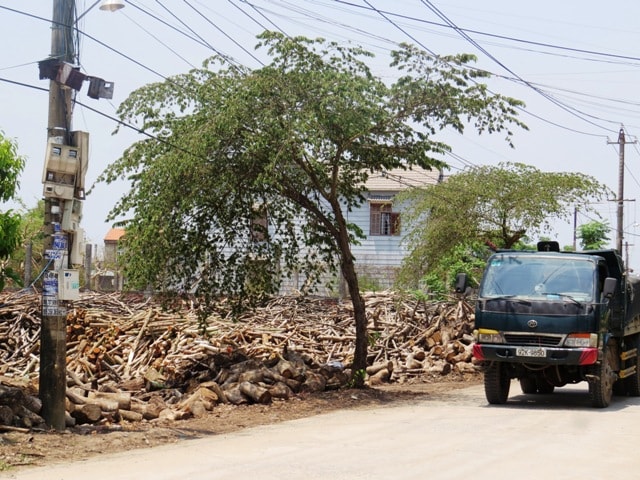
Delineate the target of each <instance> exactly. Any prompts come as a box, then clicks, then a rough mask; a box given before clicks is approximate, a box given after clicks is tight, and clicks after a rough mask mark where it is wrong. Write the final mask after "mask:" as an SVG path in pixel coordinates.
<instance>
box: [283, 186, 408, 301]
mask: <svg viewBox="0 0 640 480" xmlns="http://www.w3.org/2000/svg"><path fill="white" fill-rule="evenodd" d="M395 193H396V192H384V194H385V196H390V195H393V194H395ZM370 195H371V196H373V197H374V198H375V197H376V195H377V194H376V192H371V194H370ZM393 210H394V211H396V212H400V214H401V215H400V219H401V222H402V220H403V219H402V205H399V204H397V203H396V204H394V207H393ZM347 220H348V221H349V222H352V223H355V224H356V225H358V226H359V227H360V228H361V229H362V231H363V232H364V234H365V235H366V238H364V239H362V240H360V244H359V245H353V246H352V253H353V255H354V257H355V259H356V271H357V273H358V280H359V282H360V285H361V287H362V288H363V289H367V288H371V287H375V288H376V289H377V290H384V289H388V288H391V287H392V286H393V284H394V282H395V278H396V275H397V272H398V270H399V268H400V266H401V265H402V260H403V259H404V257H405V255H406V253H407V249H406V245H404V242H403V241H402V239H403V235H404V228H405V227H404V225H405V222H402V223H401V228H400V232H399V235H373V236H370V235H369V227H370V216H369V201H368V200H367V201H365V202H363V204H362V205H361V206H360V207H359V208H357V209H354V210H353V211H352V212H350V213H349V214H348V219H347ZM305 281H306V277H305V276H304V275H302V274H298V275H294V276H292V277H291V278H285V279H283V284H282V287H281V292H283V293H292V292H295V291H300V290H302V288H303V287H304V284H305ZM323 283H324V284H328V285H329V286H328V287H327V286H324V285H323V286H319V287H317V289H316V290H315V291H314V293H317V294H319V295H328V296H345V295H346V293H347V292H346V288H345V286H344V285H343V281H342V277H341V276H340V275H338V274H337V273H334V274H327V275H325V276H324V278H323Z"/></svg>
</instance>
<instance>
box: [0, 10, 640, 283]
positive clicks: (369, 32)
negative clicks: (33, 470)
mask: <svg viewBox="0 0 640 480" xmlns="http://www.w3.org/2000/svg"><path fill="white" fill-rule="evenodd" d="M76 3H77V6H78V11H79V12H80V13H82V12H85V11H87V9H88V8H89V7H90V6H91V5H92V4H93V3H94V2H93V1H89V0H87V1H77V2H76ZM125 3H127V5H126V7H125V8H124V9H122V10H119V11H118V12H115V13H109V12H103V11H101V10H99V9H98V8H97V7H96V8H93V9H92V10H90V11H88V12H87V13H86V15H85V16H84V17H83V18H82V19H81V21H80V23H79V28H80V30H81V31H82V32H84V35H83V34H81V35H80V37H81V45H80V64H81V71H82V72H83V73H85V74H87V75H93V76H97V77H101V78H103V79H105V80H107V81H113V82H114V83H115V92H114V97H113V99H112V100H105V99H100V100H94V99H92V98H89V97H88V96H87V91H86V87H85V88H83V90H82V91H80V92H79V94H78V97H77V99H78V101H79V102H81V103H83V104H85V105H87V106H89V107H90V109H89V108H85V107H82V106H80V105H77V106H76V107H75V110H74V117H73V118H74V125H73V128H74V130H83V131H87V132H89V134H90V146H91V147H90V161H89V162H90V163H89V172H88V175H87V184H88V185H91V184H92V183H93V181H94V180H95V179H96V178H97V176H98V175H99V174H100V173H101V172H102V170H103V169H104V167H105V166H106V165H108V164H109V163H111V162H113V161H114V160H116V159H117V158H118V157H119V156H120V154H121V153H122V151H123V150H124V149H125V148H126V147H127V146H129V145H130V144H131V143H133V142H134V141H136V140H137V139H141V138H142V137H141V136H140V135H139V134H137V133H135V132H133V131H131V130H129V129H126V128H123V129H121V133H119V134H117V135H115V136H112V135H111V134H112V132H113V130H114V129H115V126H116V123H115V121H114V120H112V119H110V118H109V117H115V111H116V109H117V107H118V105H119V104H120V103H121V102H122V101H123V100H124V99H126V98H127V96H128V94H129V93H130V92H131V91H132V90H134V89H136V88H138V87H140V86H142V85H145V84H147V83H150V82H155V81H162V80H163V79H164V78H165V77H168V76H171V75H174V74H178V73H184V72H186V71H188V70H189V69H191V68H192V67H198V66H200V65H201V63H202V61H203V60H204V59H205V58H207V57H209V56H211V55H213V54H215V53H221V54H224V55H227V56H229V57H231V58H233V59H234V60H235V61H236V62H237V63H239V64H243V65H247V66H249V67H253V68H259V67H260V66H262V65H261V64H262V63H268V59H267V58H266V57H265V53H264V52H262V51H260V52H256V51H255V50H254V46H255V44H256V39H255V36H256V35H257V34H258V33H260V32H261V31H263V30H264V29H273V30H280V31H282V32H284V33H285V34H287V35H290V36H293V35H304V36H307V37H317V36H321V37H324V38H327V39H332V40H336V41H339V42H345V43H346V42H352V43H353V44H357V45H361V46H363V47H364V48H366V49H368V50H371V51H372V52H374V53H375V54H376V58H375V59H373V61H372V66H373V69H374V72H375V73H377V74H378V75H380V76H382V77H385V78H388V76H389V74H390V73H389V70H388V69H386V68H385V67H386V65H388V59H387V58H386V54H387V53H388V51H389V50H391V49H393V48H394V45H396V44H397V43H398V42H408V43H414V44H417V45H418V46H419V47H421V48H423V49H426V50H428V51H430V52H432V53H436V54H443V55H444V54H454V53H463V52H464V53H472V54H475V55H477V56H478V63H477V64H476V66H477V67H479V68H484V69H486V70H489V71H491V72H492V73H494V74H496V75H497V76H496V78H494V79H492V80H491V81H490V82H489V86H490V88H491V90H492V91H493V92H495V93H501V94H504V95H509V96H513V97H516V98H519V99H521V100H523V101H525V102H526V105H527V106H526V108H525V109H524V110H523V111H522V113H521V120H523V121H524V122H525V123H526V124H527V125H528V126H529V128H530V130H529V131H517V132H516V135H515V138H514V142H515V147H516V148H515V149H513V150H512V149H510V148H509V147H508V146H507V145H506V143H505V142H504V141H503V139H502V136H501V135H499V134H498V135H493V136H489V135H482V136H478V135H476V134H475V133H474V132H472V131H471V130H468V131H467V132H465V134H464V135H462V136H460V135H456V134H444V135H443V136H442V140H444V141H446V142H447V143H449V145H451V146H452V148H453V154H454V156H448V157H446V158H445V160H446V161H447V162H448V163H449V164H450V165H451V167H452V168H451V170H450V171H449V172H448V173H455V172H458V171H460V170H461V169H463V168H465V167H468V166H470V165H485V164H496V163H498V162H500V161H512V162H522V163H526V164H530V165H533V166H536V167H537V168H539V169H541V170H544V171H567V172H582V173H585V174H588V175H592V176H594V177H596V178H597V179H599V180H600V181H602V182H603V183H605V184H606V185H607V186H609V188H611V189H612V190H613V192H614V193H615V194H617V192H618V182H619V150H618V146H617V145H613V144H611V143H610V142H615V141H617V138H618V131H619V129H620V128H621V126H624V130H625V132H626V135H627V142H629V144H627V145H626V148H625V169H624V199H625V200H629V201H625V209H624V231H625V236H624V241H625V242H628V244H629V247H628V249H625V252H623V253H625V254H627V253H628V256H629V261H630V262H629V263H630V266H631V267H632V268H635V269H636V270H640V256H639V255H636V253H635V252H636V249H637V248H640V238H639V237H638V235H640V228H639V226H640V225H639V224H640V218H639V215H638V206H637V205H636V204H637V202H636V201H635V200H636V198H637V197H638V194H639V193H640V171H639V169H638V164H639V159H640V145H638V144H636V143H631V142H633V141H635V140H636V135H640V99H638V96H639V95H638V85H639V84H640V81H639V80H640V47H639V46H640V28H639V27H638V20H637V19H638V18H640V2H631V1H626V2H623V1H619V0H613V1H610V2H595V1H593V0H586V1H585V0H580V1H578V0H564V1H560V2H559V1H554V2H551V1H548V0H538V1H536V2H521V1H506V0H485V1H483V2H478V1H477V0H448V1H435V0H434V1H426V0H393V1H390V0H386V1H384V0H352V1H334V0H288V1H284V0H224V1H223V0H208V1H205V0H136V1H131V2H125ZM52 8H53V2H52V1H45V0H29V1H24V0H23V1H15V0H13V1H8V0H0V21H1V24H2V25H3V29H2V37H3V46H4V48H3V54H2V56H1V57H0V101H1V105H2V108H1V109H0V130H2V131H3V132H4V134H5V135H6V136H7V137H9V138H13V139H15V140H16V141H17V143H18V148H19V152H20V154H22V155H24V156H25V157H26V158H27V167H26V169H25V171H24V174H23V175H22V178H21V189H20V194H19V195H20V197H21V198H22V199H23V200H24V202H25V203H26V204H27V206H28V207H33V206H35V204H36V202H37V200H38V199H39V198H41V197H42V183H41V177H42V168H43V162H44V151H45V146H46V137H47V134H46V126H47V108H48V92H47V89H48V81H47V80H40V79H39V77H38V61H40V60H43V59H45V58H47V57H48V55H49V53H50V51H51V23H50V19H51V15H52ZM92 109H94V110H97V111H98V112H100V113H97V112H95V111H93V110H92ZM125 189H126V185H125V184H121V185H120V184H119V185H115V186H106V185H100V186H98V187H97V188H95V189H94V191H93V193H92V194H91V195H89V196H88V197H87V199H86V200H85V202H84V208H83V219H82V226H83V228H84V229H85V232H86V237H87V241H89V242H91V243H93V244H98V245H102V241H103V238H104V236H105V234H106V233H107V231H108V230H109V228H110V224H108V223H106V222H105V219H106V215H107V212H108V211H109V210H110V208H111V207H112V206H113V205H114V203H115V201H116V200H117V199H118V198H119V196H120V195H121V194H122V193H123V192H124V191H125ZM596 208H597V209H598V211H599V212H600V214H601V215H602V220H604V221H607V222H608V223H609V225H610V226H611V227H612V230H611V233H610V235H609V236H610V238H611V245H610V246H615V241H616V227H617V223H616V208H617V207H616V203H615V201H609V202H604V203H603V204H601V205H596ZM595 219H597V217H594V216H593V215H588V216H587V215H584V214H582V213H579V214H578V216H577V223H578V225H580V224H582V223H586V222H589V221H591V220H595ZM551 237H553V238H555V239H557V240H558V241H559V242H560V244H561V245H569V244H571V243H572V241H573V221H570V222H565V223H561V222H558V223H557V228H556V231H555V232H554V234H552V235H551ZM534 240H536V239H534ZM636 244H637V245H636Z"/></svg>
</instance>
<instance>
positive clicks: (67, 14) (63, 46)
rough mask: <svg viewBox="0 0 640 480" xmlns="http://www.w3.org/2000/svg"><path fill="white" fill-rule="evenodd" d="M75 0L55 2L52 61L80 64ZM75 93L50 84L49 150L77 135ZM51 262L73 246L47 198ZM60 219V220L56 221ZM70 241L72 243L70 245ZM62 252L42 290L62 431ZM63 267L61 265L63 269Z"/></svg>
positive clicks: (49, 391) (49, 370)
mask: <svg viewBox="0 0 640 480" xmlns="http://www.w3.org/2000/svg"><path fill="white" fill-rule="evenodd" d="M75 7H76V6H75V0H53V15H52V24H51V58H52V59H55V60H59V61H61V62H66V63H68V64H73V63H75V49H74V48H75V41H74V32H73V25H74V18H75V11H76V10H75ZM71 96H72V91H71V89H69V88H68V87H65V86H64V85H63V84H61V83H59V82H57V81H55V80H53V79H52V80H50V82H49V116H48V122H47V149H49V145H50V144H52V143H55V144H64V145H68V144H69V143H70V140H71V139H70V136H71ZM44 203H45V220H44V221H45V234H47V236H46V238H47V240H46V241H45V247H44V248H45V252H44V253H45V258H46V257H47V252H50V251H52V250H53V248H52V247H54V248H55V250H60V251H61V254H62V259H61V261H62V262H64V260H65V257H66V255H64V253H65V252H64V251H65V250H66V249H67V248H68V247H67V245H68V243H67V242H65V240H67V237H66V236H65V235H64V234H62V233H61V234H60V235H58V236H57V239H55V240H54V238H53V233H54V229H55V225H56V224H59V221H60V216H61V215H62V209H63V208H64V205H61V203H63V201H60V200H59V199H58V198H55V197H54V196H45V199H44ZM56 220H57V222H56ZM54 243H56V245H54ZM65 243H67V245H65ZM55 257H57V254H54V258H49V259H48V260H49V264H48V267H47V270H48V271H47V272H45V274H44V277H43V278H44V280H43V282H44V285H43V289H42V326H41V333H40V381H39V392H40V399H41V400H42V417H43V418H44V420H45V422H46V423H47V425H49V426H50V427H52V428H54V429H56V430H58V431H63V430H64V429H65V423H66V422H65V396H66V378H67V377H66V353H67V341H66V335H67V332H66V312H65V311H64V310H63V309H62V308H61V306H60V305H59V304H58V275H57V273H56V272H55V267H56V263H57V262H56V260H57V258H55ZM58 266H59V265H58Z"/></svg>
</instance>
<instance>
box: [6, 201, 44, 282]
mask: <svg viewBox="0 0 640 480" xmlns="http://www.w3.org/2000/svg"><path fill="white" fill-rule="evenodd" d="M18 202H19V203H20V205H21V208H20V210H19V212H18V213H19V215H20V226H19V228H18V231H19V236H20V245H19V246H18V248H16V249H15V250H14V252H13V254H12V255H11V259H10V262H9V266H10V267H11V268H12V269H13V271H14V272H15V273H16V274H17V275H19V276H20V278H24V272H25V269H26V268H27V267H26V261H27V258H26V249H27V246H28V245H31V271H32V272H39V271H41V270H42V269H43V268H44V266H45V262H44V255H43V252H44V246H43V245H44V237H45V234H44V200H38V203H37V204H36V206H35V207H33V208H27V207H26V205H25V204H24V202H23V201H21V200H18Z"/></svg>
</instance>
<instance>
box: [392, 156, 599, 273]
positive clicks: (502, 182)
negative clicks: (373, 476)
mask: <svg viewBox="0 0 640 480" xmlns="http://www.w3.org/2000/svg"><path fill="white" fill-rule="evenodd" d="M607 193H608V189H607V188H606V187H605V186H604V185H602V184H601V183H599V182H598V181H597V180H596V179H595V178H593V177H590V176H587V175H583V174H580V173H562V172H543V171H540V170H538V169H537V168H535V167H533V166H530V165H524V164H521V163H509V162H504V163H500V164H499V165H497V166H489V165H487V166H480V167H475V168H472V169H469V170H466V171H464V172H462V173H458V174H456V175H452V176H451V177H449V178H448V179H446V180H445V181H444V182H442V183H440V184H437V185H432V186H428V187H425V188H415V189H411V190H409V191H407V192H406V193H405V194H404V195H403V198H404V199H405V200H406V201H407V202H408V204H409V208H408V212H407V214H406V215H405V224H408V226H409V228H408V233H407V236H406V241H407V244H408V245H409V255H408V256H407V258H406V259H405V261H404V265H403V268H402V272H401V278H403V279H404V282H405V283H406V284H412V283H413V284H415V283H416V282H417V281H419V280H420V279H422V277H423V276H424V275H425V274H426V273H427V272H429V271H432V270H434V269H435V270H437V268H438V264H439V262H440V261H441V259H442V258H443V257H447V256H448V255H449V254H450V253H451V252H452V251H453V250H454V249H455V248H456V247H457V246H459V245H467V246H468V245H473V244H476V243H477V242H481V243H483V244H485V245H487V246H489V247H491V248H496V247H497V248H514V247H515V246H517V245H519V244H522V242H524V241H526V240H527V237H528V238H531V237H535V236H536V235H537V234H540V233H545V232H550V231H551V227H552V221H553V220H555V219H562V218H565V219H568V218H569V214H570V212H571V208H570V207H571V205H573V204H575V203H586V202H587V200H592V199H600V198H602V197H604V196H606V195H607Z"/></svg>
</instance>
